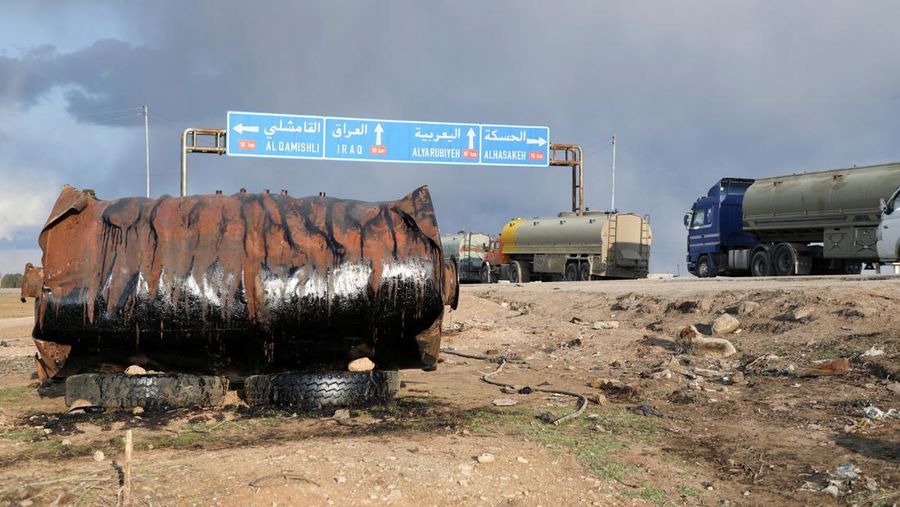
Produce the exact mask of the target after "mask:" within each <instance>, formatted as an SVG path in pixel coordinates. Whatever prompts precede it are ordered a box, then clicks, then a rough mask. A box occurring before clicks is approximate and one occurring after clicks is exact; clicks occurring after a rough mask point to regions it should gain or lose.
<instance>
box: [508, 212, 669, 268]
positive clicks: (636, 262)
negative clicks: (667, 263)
mask: <svg viewBox="0 0 900 507" xmlns="http://www.w3.org/2000/svg"><path fill="white" fill-rule="evenodd" d="M651 240H652V233H651V231H650V224H649V223H648V222H647V220H646V219H645V218H644V217H641V216H639V215H636V214H633V213H615V212H613V213H610V212H596V211H589V212H586V213H584V214H581V215H579V214H576V213H570V212H564V213H560V214H559V215H558V216H556V217H542V218H514V219H512V220H510V221H509V222H508V223H507V224H506V225H505V226H504V227H503V230H502V231H501V233H500V250H501V254H502V255H504V256H506V257H508V258H510V259H513V260H518V261H520V262H527V263H529V264H530V273H531V274H549V275H565V274H566V270H567V269H568V270H569V271H570V272H571V271H572V269H573V268H572V267H570V266H572V265H573V263H574V264H576V265H577V266H578V269H579V271H578V272H579V273H582V275H584V274H585V273H586V274H587V276H588V277H589V276H593V277H609V278H642V277H645V276H647V272H648V268H649V262H650V243H651ZM582 279H587V278H586V277H585V276H582Z"/></svg>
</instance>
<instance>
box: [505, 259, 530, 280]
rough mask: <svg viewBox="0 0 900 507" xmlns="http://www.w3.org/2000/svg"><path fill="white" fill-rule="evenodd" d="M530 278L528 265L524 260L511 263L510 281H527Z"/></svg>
mask: <svg viewBox="0 0 900 507" xmlns="http://www.w3.org/2000/svg"><path fill="white" fill-rule="evenodd" d="M528 279H529V276H528V266H527V265H526V264H525V263H524V262H522V261H512V263H510V265H509V281H510V283H525V282H527V281H528Z"/></svg>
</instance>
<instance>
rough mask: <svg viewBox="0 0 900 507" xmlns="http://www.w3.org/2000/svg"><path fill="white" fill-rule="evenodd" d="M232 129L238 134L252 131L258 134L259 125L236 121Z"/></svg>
mask: <svg viewBox="0 0 900 507" xmlns="http://www.w3.org/2000/svg"><path fill="white" fill-rule="evenodd" d="M234 131H235V132H237V133H238V134H243V133H244V132H254V133H257V134H258V133H259V126H258V125H253V126H250V125H244V124H243V123H238V124H237V125H235V126H234Z"/></svg>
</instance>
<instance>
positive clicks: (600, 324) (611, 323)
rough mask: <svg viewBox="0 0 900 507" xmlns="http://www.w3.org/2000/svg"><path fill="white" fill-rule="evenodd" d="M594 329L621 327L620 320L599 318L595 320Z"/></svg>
mask: <svg viewBox="0 0 900 507" xmlns="http://www.w3.org/2000/svg"><path fill="white" fill-rule="evenodd" d="M594 329H597V330H600V329H619V321H618V320H598V321H597V322H594Z"/></svg>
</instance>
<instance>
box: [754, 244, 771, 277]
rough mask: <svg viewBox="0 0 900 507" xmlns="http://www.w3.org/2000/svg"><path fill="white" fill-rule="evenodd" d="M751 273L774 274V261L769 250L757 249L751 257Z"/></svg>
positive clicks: (755, 274) (760, 274)
mask: <svg viewBox="0 0 900 507" xmlns="http://www.w3.org/2000/svg"><path fill="white" fill-rule="evenodd" d="M750 274H751V275H753V276H772V263H771V262H769V252H766V251H765V250H757V251H756V252H755V253H754V254H753V257H751V258H750Z"/></svg>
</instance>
